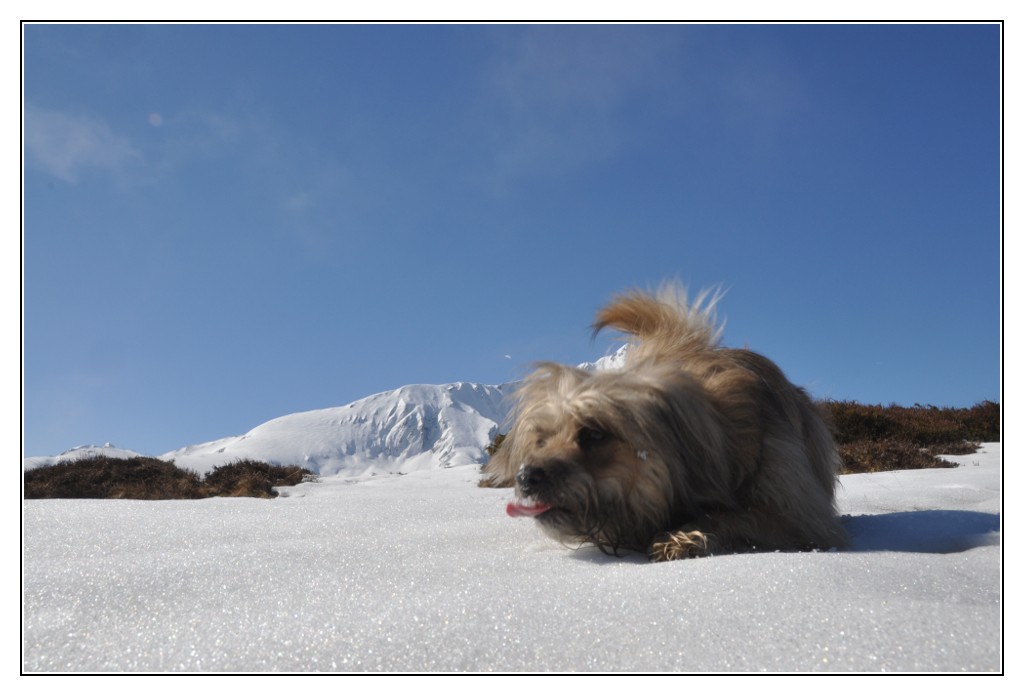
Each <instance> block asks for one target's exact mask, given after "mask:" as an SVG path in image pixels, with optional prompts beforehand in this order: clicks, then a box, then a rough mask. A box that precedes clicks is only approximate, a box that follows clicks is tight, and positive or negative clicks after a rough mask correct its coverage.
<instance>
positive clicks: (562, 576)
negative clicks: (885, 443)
mask: <svg viewBox="0 0 1024 696" xmlns="http://www.w3.org/2000/svg"><path fill="white" fill-rule="evenodd" d="M474 398H475V397H474ZM481 398H483V397H482V396H481ZM409 413H411V412H409ZM383 415H386V414H382V416H383ZM399 415H400V414H399V413H397V412H396V414H395V416H394V417H395V418H399ZM318 417H320V418H323V419H326V420H330V419H334V418H338V419H341V418H342V416H341V415H339V414H337V413H334V414H328V413H323V414H321V415H320V416H318ZM404 417H408V413H406V416H404ZM413 418H414V419H415V416H413ZM452 418H455V416H452ZM399 419H400V418H399ZM273 422H274V421H272V423H273ZM339 422H340V421H339ZM278 425H279V426H280V427H281V428H282V432H288V429H287V427H286V426H287V422H285V423H284V424H278ZM275 427H276V426H275ZM250 436H251V437H255V435H253V434H250ZM437 441H440V439H438V440H436V441H435V442H437ZM235 442H237V441H235V440H231V441H230V442H229V443H228V444H227V445H225V447H227V446H229V445H230V444H231V443H235ZM407 445H409V443H405V444H402V443H396V444H395V446H396V447H397V448H398V450H402V451H404V450H403V448H405V447H406V446H407ZM433 448H434V445H431V451H432V452H433V454H428V455H424V454H420V455H417V456H419V457H421V458H423V457H427V458H432V459H431V462H432V466H431V467H429V468H422V469H420V470H411V471H410V472H409V473H407V474H406V475H398V474H394V475H378V476H375V477H371V476H368V475H367V476H364V477H362V478H360V479H354V478H350V477H348V476H345V475H335V476H327V477H324V478H322V479H321V481H319V482H316V483H306V484H301V485H299V486H296V487H294V488H290V489H282V497H280V498H277V499H275V500H256V499H227V498H214V499H207V500H198V501H162V502H144V501H130V500H28V501H23V503H22V505H23V507H22V515H23V558H22V564H23V597H22V601H23V612H22V619H23V624H22V669H23V671H25V672H76V671H93V672H97V671H98V672H120V671H144V672H164V671H199V672H220V671H230V672H246V671H258V672H282V671H284V672H309V671H336V670H337V671H387V672H405V671H415V672H435V671H444V672H461V671H498V672H520V671H531V672H539V671H544V672H547V671H553V672H563V671H601V672H615V671H629V672H652V671H653V672H675V671H693V672H702V671H713V672H747V671H753V672H762V671H773V672H777V671H784V672H792V671H797V672H816V671H840V672H846V671H872V672H907V671H911V672H931V671H942V672H961V671H967V672H986V671H1001V670H1002V653H1001V646H1002V633H1001V626H1002V624H1001V616H1002V604H1001V584H1000V583H1001V559H1002V547H1001V538H1000V512H1001V510H1000V500H1001V497H1000V496H1001V465H1002V461H1001V460H1002V454H1001V453H1002V450H1001V446H1000V445H999V444H998V443H996V444H987V445H985V446H984V448H983V450H982V451H981V452H979V453H977V454H973V455H964V456H960V457H951V459H953V460H954V461H957V462H958V463H959V464H960V466H959V467H957V468H955V469H934V470H925V471H900V472H887V473H879V474H864V475H853V476H845V477H842V487H841V489H840V492H839V503H840V506H841V511H842V513H843V514H844V518H845V523H846V524H847V526H848V528H849V529H850V530H851V532H852V535H853V547H852V548H851V549H850V550H847V551H842V552H838V551H831V552H821V553H766V554H750V555H732V556H715V557H711V558H703V559H693V560H685V561H677V562H672V563H663V564H651V563H648V562H646V560H645V559H644V558H643V557H641V556H639V555H635V554H634V555H629V556H625V557H621V558H614V557H608V556H605V555H603V554H601V553H600V552H598V551H596V550H595V549H592V548H581V549H567V548H565V547H563V546H560V545H558V544H557V543H555V542H553V541H551V540H550V539H548V538H547V537H546V536H545V535H544V534H543V533H541V532H540V531H539V530H538V529H536V528H535V525H534V523H533V522H531V521H529V520H526V519H522V518H517V519H512V518H509V517H507V516H506V515H505V513H504V507H505V504H506V502H507V501H508V499H509V491H507V490H493V489H481V488H478V487H476V485H475V484H476V480H477V478H478V467H477V466H476V465H475V464H469V463H463V464H459V463H458V462H459V461H460V460H459V459H458V453H453V454H452V455H451V457H450V458H449V460H448V461H447V465H445V464H443V463H442V462H441V461H440V458H441V457H442V456H444V452H446V451H448V450H446V449H445V447H444V446H441V447H439V448H438V449H436V450H435V449H433ZM310 451H311V452H312V451H313V450H310ZM410 451H411V450H410ZM371 473H372V472H371Z"/></svg>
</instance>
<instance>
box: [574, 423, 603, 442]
mask: <svg viewBox="0 0 1024 696" xmlns="http://www.w3.org/2000/svg"><path fill="white" fill-rule="evenodd" d="M607 438H608V433H606V432H605V431H603V430H601V429H600V428H591V427H589V426H583V427H582V428H580V430H579V432H578V433H576V442H578V443H579V445H580V447H590V446H592V445H596V444H598V443H600V442H603V441H604V440H606V439H607Z"/></svg>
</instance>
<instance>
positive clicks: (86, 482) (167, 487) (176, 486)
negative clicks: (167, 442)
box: [24, 455, 315, 500]
mask: <svg viewBox="0 0 1024 696" xmlns="http://www.w3.org/2000/svg"><path fill="white" fill-rule="evenodd" d="M313 478H315V477H314V476H313V473H312V472H311V471H309V470H308V469H303V468H301V467H297V466H272V465H270V464H265V463H263V462H256V461H252V460H242V461H237V462H233V463H231V464H226V465H224V466H219V467H215V468H214V470H213V471H211V472H210V473H209V474H207V475H206V477H205V478H204V479H200V478H199V475H198V474H196V472H194V471H190V470H188V469H179V468H178V467H176V466H175V465H174V462H165V461H163V460H161V459H153V458H150V457H135V458H132V459H114V458H110V457H105V456H102V455H101V456H97V457H90V458H87V459H80V460H78V461H74V462H66V463H63V464H54V465H52V466H43V467H39V468H37V469H30V470H28V471H26V472H25V477H24V480H25V498H133V499H136V500H179V499H196V498H209V497H212V496H249V497H255V498H273V497H276V496H277V492H276V491H274V490H273V489H274V487H275V486H294V485H296V484H298V483H302V482H303V481H308V480H312V479H313Z"/></svg>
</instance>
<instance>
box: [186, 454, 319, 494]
mask: <svg viewBox="0 0 1024 696" xmlns="http://www.w3.org/2000/svg"><path fill="white" fill-rule="evenodd" d="M312 478H313V472H312V471H310V470H309V469H303V468H302V467H298V466H276V465H271V464H267V463H266V462H258V461H254V460H252V459H240V460H238V461H235V462H231V463H230V464H224V465H223V466H215V467H214V468H213V471H211V472H210V473H208V474H207V475H206V478H205V479H204V481H205V483H206V485H207V487H208V488H209V489H210V493H209V494H210V495H213V496H218V495H219V496H248V497H253V498H275V497H277V492H276V491H274V487H275V486H294V485H296V484H298V483H302V482H303V481H307V480H310V479H312Z"/></svg>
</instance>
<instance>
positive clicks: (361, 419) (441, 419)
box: [161, 382, 514, 476]
mask: <svg viewBox="0 0 1024 696" xmlns="http://www.w3.org/2000/svg"><path fill="white" fill-rule="evenodd" d="M513 388H514V385H502V386H486V385H481V384H470V383H466V382H456V383H454V384H443V385H426V384H417V385H411V386H407V387H402V388H401V389H396V390H394V391H390V392H384V393H381V394H376V395H374V396H370V397H367V398H365V399H361V400H359V401H355V402H353V403H351V404H349V405H347V406H338V407H334V408H325V409H320V410H316V411H307V412H303V413H294V414H291V415H287V416H282V417H280V418H275V419H274V420H271V421H268V422H266V423H264V424H263V425H260V426H257V427H255V428H253V429H252V430H250V431H249V432H248V433H246V434H245V435H241V436H238V437H228V438H223V439H221V440H215V441H214V442H207V443H204V444H200V445H192V446H189V447H183V448H181V449H178V450H174V451H173V452H168V453H167V454H164V455H162V457H161V458H162V459H173V460H174V462H175V464H177V465H178V466H180V467H183V468H187V469H193V470H195V471H198V472H200V473H204V472H207V471H209V470H211V469H212V468H213V467H214V466H217V465H220V464H225V463H227V462H231V461H235V460H237V459H246V458H248V459H258V460H260V461H265V462H269V463H271V464H281V465H291V464H294V465H299V466H303V467H305V468H307V469H310V470H311V471H313V472H314V473H317V474H320V475H322V476H331V475H335V474H344V475H346V476H367V475H373V474H378V473H408V472H409V471H414V470H418V469H425V468H437V467H449V466H457V465H460V464H476V463H481V462H483V460H484V459H485V457H486V454H485V452H484V449H485V448H486V447H487V445H489V444H490V443H491V441H492V440H493V439H494V436H495V435H496V434H497V432H498V428H499V425H500V424H501V423H502V421H503V420H504V419H505V416H506V414H507V413H508V408H509V401H508V399H507V398H506V397H507V396H508V395H509V394H510V393H511V392H512V390H513Z"/></svg>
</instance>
